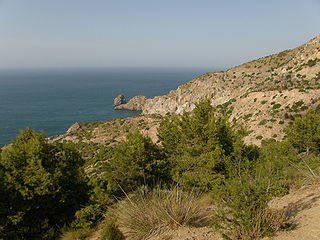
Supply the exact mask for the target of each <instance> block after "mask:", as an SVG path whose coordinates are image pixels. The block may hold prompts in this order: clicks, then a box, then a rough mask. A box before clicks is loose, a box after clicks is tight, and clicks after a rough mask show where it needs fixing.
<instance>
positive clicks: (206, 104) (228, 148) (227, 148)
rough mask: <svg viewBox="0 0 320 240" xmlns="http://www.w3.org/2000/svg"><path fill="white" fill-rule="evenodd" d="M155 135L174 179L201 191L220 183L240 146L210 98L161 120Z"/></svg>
mask: <svg viewBox="0 0 320 240" xmlns="http://www.w3.org/2000/svg"><path fill="white" fill-rule="evenodd" d="M158 136H159V141H160V143H161V145H162V147H163V150H164V151H165V153H166V156H167V157H168V159H169V161H170V163H171V165H172V167H173V169H172V176H173V180H174V181H176V182H178V183H179V184H182V185H183V186H185V187H190V188H195V187H196V188H198V189H201V190H204V191H207V190H209V189H212V187H213V186H214V185H216V184H220V183H221V182H222V180H223V178H224V177H225V175H226V174H227V173H226V171H225V165H226V163H227V162H228V161H230V160H231V158H232V156H233V155H234V153H235V151H236V150H237V149H238V148H241V146H242V145H243V144H242V141H241V140H240V135H239V133H238V132H237V131H236V130H235V129H234V128H233V127H231V126H230V124H229V123H228V121H227V119H226V118H225V117H216V116H215V109H214V108H213V107H212V106H211V105H210V100H203V101H201V102H200V103H198V104H196V108H195V109H194V111H193V112H192V113H191V114H187V113H185V114H183V115H182V116H170V117H167V118H166V119H164V121H162V122H161V124H160V127H159V129H158Z"/></svg>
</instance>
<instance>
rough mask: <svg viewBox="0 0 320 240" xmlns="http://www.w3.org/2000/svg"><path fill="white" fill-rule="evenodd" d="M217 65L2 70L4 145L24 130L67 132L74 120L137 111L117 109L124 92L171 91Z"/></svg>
mask: <svg viewBox="0 0 320 240" xmlns="http://www.w3.org/2000/svg"><path fill="white" fill-rule="evenodd" d="M208 71H213V69H199V68H81V69H80V68H73V69H23V70H22V69H20V70H0V147H1V146H3V145H5V144H8V143H10V142H11V141H12V140H13V139H14V138H15V137H16V136H17V135H18V134H19V132H20V131H21V130H22V129H25V128H26V127H31V128H33V129H34V130H36V131H42V132H44V133H45V134H46V135H48V136H54V135H59V134H62V133H64V132H65V131H66V130H67V129H68V128H69V127H70V126H71V125H72V124H73V123H75V122H88V121H89V122H91V121H105V120H110V119H114V118H124V117H130V116H135V115H138V114H139V112H137V111H126V110H114V109H113V99H114V98H115V97H116V96H117V95H118V94H123V95H124V96H125V97H126V99H130V98H132V97H133V96H136V95H145V96H147V97H148V98H152V97H154V96H158V95H163V94H167V93H168V92H169V91H170V90H173V89H176V88H177V87H178V86H179V85H181V84H183V83H185V82H187V81H189V80H191V79H193V78H195V77H197V76H199V75H201V74H204V73H206V72H208Z"/></svg>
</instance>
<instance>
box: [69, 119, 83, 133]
mask: <svg viewBox="0 0 320 240" xmlns="http://www.w3.org/2000/svg"><path fill="white" fill-rule="evenodd" d="M80 129H81V123H78V122H76V123H74V124H73V125H72V126H71V127H70V128H69V129H68V130H67V134H68V133H74V132H76V131H78V130H80Z"/></svg>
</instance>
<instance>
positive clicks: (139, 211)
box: [115, 187, 208, 240]
mask: <svg viewBox="0 0 320 240" xmlns="http://www.w3.org/2000/svg"><path fill="white" fill-rule="evenodd" d="M198 201H199V194H198V193H196V192H185V191H183V190H181V189H180V188H179V187H174V188H172V189H170V190H163V189H160V188H156V189H154V190H148V189H147V188H142V189H140V190H139V191H138V192H137V193H135V194H133V195H132V196H127V198H126V199H125V200H123V201H121V202H120V203H119V204H118V206H117V208H116V209H115V215H116V218H117V222H118V225H119V228H120V229H121V230H122V232H123V233H124V235H125V236H126V237H127V239H131V240H141V239H147V238H149V237H151V236H156V235H159V234H161V233H163V232H166V231H168V230H170V229H174V228H177V227H179V226H185V225H188V226H199V225H201V224H203V223H204V222H205V221H207V218H208V215H207V214H205V213H204V211H203V210H202V209H201V207H200V206H199V202H198Z"/></svg>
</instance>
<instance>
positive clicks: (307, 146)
mask: <svg viewBox="0 0 320 240" xmlns="http://www.w3.org/2000/svg"><path fill="white" fill-rule="evenodd" d="M286 133H287V136H288V140H289V141H290V142H291V143H292V145H293V146H294V147H295V148H296V149H298V151H299V152H305V153H319V152H320V114H318V113H316V112H313V111H311V112H309V113H307V114H306V115H305V116H303V117H301V118H296V119H295V121H294V122H293V124H292V125H291V126H289V127H288V129H287V130H286Z"/></svg>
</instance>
